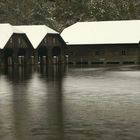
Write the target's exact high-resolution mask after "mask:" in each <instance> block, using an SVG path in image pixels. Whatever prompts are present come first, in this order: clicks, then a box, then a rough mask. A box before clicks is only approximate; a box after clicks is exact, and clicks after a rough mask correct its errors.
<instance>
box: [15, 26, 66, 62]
mask: <svg viewBox="0 0 140 140" xmlns="http://www.w3.org/2000/svg"><path fill="white" fill-rule="evenodd" d="M15 27H16V28H17V29H19V30H21V31H23V32H24V33H25V34H26V35H27V37H28V39H29V40H30V42H31V44H32V46H33V47H34V55H33V56H32V63H34V64H59V63H65V61H66V58H65V52H66V43H65V42H64V40H63V39H62V38H61V36H60V34H59V33H58V32H56V31H55V30H53V29H51V28H49V27H47V26H45V25H31V26H15Z"/></svg>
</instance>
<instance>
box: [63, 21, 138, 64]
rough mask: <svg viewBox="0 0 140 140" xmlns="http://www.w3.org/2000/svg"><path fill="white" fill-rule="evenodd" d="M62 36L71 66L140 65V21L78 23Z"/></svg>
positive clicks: (64, 31)
mask: <svg viewBox="0 0 140 140" xmlns="http://www.w3.org/2000/svg"><path fill="white" fill-rule="evenodd" d="M61 36H62V38H63V39H64V41H65V42H66V43H67V46H68V50H69V51H68V56H69V60H68V62H69V63H70V64H139V63H140V43H139V42H140V20H130V21H129V20H128V21H100V22H78V23H76V24H74V25H72V26H70V27H68V28H66V29H64V30H63V32H62V33H61Z"/></svg>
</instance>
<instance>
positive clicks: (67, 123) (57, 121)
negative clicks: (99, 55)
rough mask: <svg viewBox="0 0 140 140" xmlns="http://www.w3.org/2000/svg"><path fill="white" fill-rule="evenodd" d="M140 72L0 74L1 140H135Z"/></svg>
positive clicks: (139, 130) (139, 126)
mask: <svg viewBox="0 0 140 140" xmlns="http://www.w3.org/2000/svg"><path fill="white" fill-rule="evenodd" d="M139 139H140V67H138V66H115V67H113V66H112V67H84V66H81V67H80V66H79V67H64V66H61V67H57V66H53V67H49V68H46V67H42V68H41V67H27V68H22V67H15V68H11V67H9V68H5V69H4V68H1V70H0V140H139Z"/></svg>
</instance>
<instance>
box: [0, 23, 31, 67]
mask: <svg viewBox="0 0 140 140" xmlns="http://www.w3.org/2000/svg"><path fill="white" fill-rule="evenodd" d="M0 33H1V37H0V65H13V64H21V65H23V64H27V63H30V62H31V59H30V56H31V55H32V53H33V47H32V44H31V43H30V41H29V39H28V38H27V36H26V34H25V33H23V32H22V31H20V30H18V29H16V28H14V27H13V26H12V25H10V24H0Z"/></svg>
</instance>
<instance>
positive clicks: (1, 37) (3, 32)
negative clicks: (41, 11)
mask: <svg viewBox="0 0 140 140" xmlns="http://www.w3.org/2000/svg"><path fill="white" fill-rule="evenodd" d="M13 34H23V32H22V31H20V30H18V29H16V28H14V27H13V26H12V25H10V24H8V23H5V24H0V49H3V48H4V47H5V45H6V43H7V42H8V40H9V39H10V37H11V36H12V35H13Z"/></svg>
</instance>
